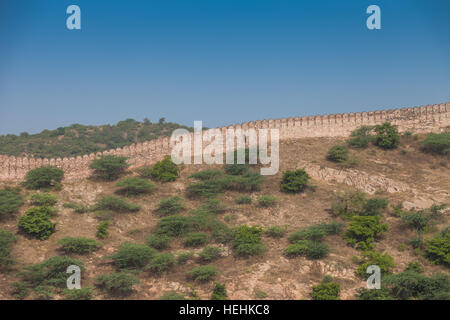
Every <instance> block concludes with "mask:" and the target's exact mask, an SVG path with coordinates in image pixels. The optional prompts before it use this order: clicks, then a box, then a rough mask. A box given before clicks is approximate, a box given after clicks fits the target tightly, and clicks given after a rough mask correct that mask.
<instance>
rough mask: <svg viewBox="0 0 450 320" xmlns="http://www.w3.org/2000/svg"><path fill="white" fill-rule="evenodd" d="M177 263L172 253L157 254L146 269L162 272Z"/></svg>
mask: <svg viewBox="0 0 450 320" xmlns="http://www.w3.org/2000/svg"><path fill="white" fill-rule="evenodd" d="M174 265H175V257H174V256H173V254H171V253H159V254H155V255H154V256H153V258H152V259H151V260H150V263H149V264H148V265H147V266H146V267H145V270H148V271H150V272H154V273H157V274H161V273H163V272H164V271H167V270H169V269H170V268H172V267H173V266H174Z"/></svg>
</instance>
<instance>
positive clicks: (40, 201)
mask: <svg viewBox="0 0 450 320" xmlns="http://www.w3.org/2000/svg"><path fill="white" fill-rule="evenodd" d="M30 200H31V204H32V205H35V206H49V207H51V206H53V205H55V204H56V202H58V199H57V198H56V197H55V196H54V195H52V194H50V193H34V194H32V195H31V197H30Z"/></svg>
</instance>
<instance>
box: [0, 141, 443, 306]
mask: <svg viewBox="0 0 450 320" xmlns="http://www.w3.org/2000/svg"><path fill="white" fill-rule="evenodd" d="M425 138H426V135H424V134H423V135H422V134H420V135H411V134H409V133H407V134H404V135H402V136H401V138H400V140H399V146H398V147H397V148H394V149H382V148H380V147H377V146H375V145H374V144H369V145H368V147H367V148H350V149H349V152H350V159H354V160H355V159H356V160H355V161H353V162H346V163H344V162H342V163H339V162H333V161H330V160H329V159H327V152H328V150H330V148H331V147H333V146H335V145H345V140H344V139H339V138H303V139H290V140H285V141H281V143H280V170H279V172H278V174H276V175H274V176H267V177H265V178H264V180H263V181H262V183H261V184H260V185H259V188H257V189H256V190H253V191H245V190H243V191H242V190H241V191H237V190H238V189H239V188H236V185H238V187H239V186H240V187H243V186H245V183H247V182H242V181H244V180H239V179H240V178H233V177H230V176H229V175H227V174H226V173H225V172H224V169H225V168H224V167H223V166H208V165H196V166H189V165H184V166H180V167H179V177H178V179H176V181H171V182H160V181H155V179H149V178H148V177H149V176H148V174H147V173H146V172H147V171H139V170H138V169H133V170H129V171H128V172H127V173H126V174H125V175H124V176H122V177H120V178H119V179H118V180H114V181H101V180H99V179H83V180H80V181H71V182H64V181H63V183H62V186H61V189H60V190H54V189H52V190H50V193H51V194H53V195H54V196H55V197H56V199H57V202H56V204H55V205H54V207H55V209H56V213H55V214H54V215H52V216H51V218H50V219H51V221H52V222H54V223H56V230H55V232H54V233H53V234H51V235H50V236H49V238H48V239H46V240H39V239H36V238H34V237H29V236H27V235H26V234H24V233H23V231H21V230H20V229H19V228H18V221H19V219H20V217H23V216H25V215H26V212H27V211H28V210H29V209H30V208H32V207H33V206H35V205H33V204H32V203H30V201H29V200H28V199H30V196H31V195H32V194H33V193H35V192H36V191H32V190H27V189H24V188H21V191H20V193H21V195H22V197H23V198H24V199H26V202H25V203H24V205H22V206H21V207H20V209H19V210H18V212H17V213H15V214H11V216H10V217H9V218H7V219H3V220H0V230H8V231H10V232H12V233H13V234H15V235H16V237H17V242H15V243H14V244H13V245H12V246H11V248H12V251H11V253H10V254H11V257H13V259H14V260H16V263H15V264H13V265H12V269H11V270H9V271H8V272H5V273H4V274H3V281H2V282H0V298H2V299H15V298H17V290H16V296H14V295H13V291H14V290H12V288H13V287H14V285H13V283H14V282H15V281H24V279H23V278H22V277H21V276H20V275H19V274H18V272H19V271H21V270H24V268H25V267H26V266H30V265H34V264H37V263H42V262H44V261H47V259H49V258H51V257H54V256H58V255H63V254H64V253H63V252H62V251H61V244H60V243H58V241H60V240H61V239H63V238H65V237H85V238H89V239H96V240H97V241H98V242H99V248H98V250H95V251H93V252H90V253H87V254H78V253H69V254H68V255H69V256H70V257H72V258H75V259H77V260H79V261H81V262H82V263H83V265H84V268H85V271H84V272H83V273H82V279H83V280H82V287H83V288H85V287H91V288H92V294H93V297H92V298H93V299H160V298H161V297H162V296H164V295H165V294H171V295H170V296H166V297H164V298H165V299H168V298H174V297H175V298H181V296H183V297H185V298H200V299H210V298H211V294H212V292H213V290H214V288H215V286H216V285H215V283H220V284H225V287H226V293H227V296H228V298H230V299H311V297H312V296H311V294H312V292H313V291H314V289H313V287H314V286H318V285H320V283H321V281H322V279H323V278H324V277H325V276H327V275H329V276H331V277H332V281H333V283H337V284H338V285H339V287H340V292H339V298H340V299H355V298H356V296H355V295H356V294H357V290H358V289H359V288H362V287H365V279H366V278H365V277H364V276H361V275H358V274H357V273H356V271H357V270H358V268H360V266H361V265H362V264H363V263H364V262H371V263H370V264H377V265H378V264H383V263H385V264H386V269H387V271H386V274H388V273H392V274H402V272H404V271H405V269H406V268H408V267H409V268H414V266H415V267H416V268H419V267H422V268H423V272H422V273H412V275H411V273H407V275H409V276H411V277H417V278H420V277H422V278H424V277H425V278H426V277H428V278H430V279H435V278H433V277H439V276H438V275H439V274H441V273H442V274H444V275H447V276H446V277H447V278H446V279H447V280H445V281H444V285H445V283H448V274H449V273H448V271H449V269H448V267H449V264H448V262H449V261H448V255H449V254H450V253H449V252H448V236H447V238H446V239H447V249H446V250H447V253H446V255H447V258H446V259H447V262H446V263H447V264H445V263H442V261H441V262H440V263H436V260H434V262H433V261H432V259H430V255H429V250H430V248H431V245H432V244H431V242H430V241H432V239H435V238H436V237H440V236H439V235H440V234H442V235H444V236H443V237H444V238H442V237H441V238H442V239H445V237H446V235H448V231H447V232H445V230H446V228H448V227H449V213H450V211H449V208H448V207H444V206H442V207H440V208H438V207H433V205H441V204H446V203H450V168H449V155H448V154H447V155H442V154H438V153H428V152H424V150H423V145H422V143H421V142H422V141H423V140H424V139H425ZM447 144H448V136H447ZM299 155H301V158H299ZM297 169H305V170H306V172H307V174H308V175H309V176H310V177H311V179H310V181H309V182H308V186H309V187H307V188H306V189H305V190H304V191H303V192H299V193H295V194H289V193H285V192H282V191H281V190H280V184H281V181H282V178H283V173H284V172H286V171H288V170H297ZM204 170H217V171H214V172H213V173H211V172H210V174H213V175H214V178H213V179H212V180H208V179H207V180H205V181H209V182H207V183H206V184H208V185H217V184H220V183H222V182H220V181H223V183H226V181H234V183H235V184H234V185H233V184H231V185H229V186H228V187H225V188H224V189H221V190H220V191H219V192H216V193H214V195H215V197H213V199H215V200H210V199H208V198H202V197H198V196H192V193H190V192H189V190H191V191H192V184H195V183H200V182H201V181H202V180H199V177H197V178H194V177H191V176H192V175H193V174H195V173H198V172H203V174H205V173H204ZM139 175H141V176H144V177H145V180H146V181H148V182H151V183H152V184H154V189H153V190H151V191H150V193H148V194H142V195H139V196H130V195H129V196H126V194H124V193H117V191H118V190H119V189H120V188H119V187H118V186H116V184H117V182H118V181H119V180H121V179H123V178H125V177H137V176H139ZM237 177H241V178H243V177H245V175H244V176H239V175H238V176H237ZM203 179H205V177H203ZM221 179H222V180H221ZM227 179H229V180H227ZM233 179H237V180H233ZM236 181H241V182H236ZM245 181H247V180H245ZM240 183H241V185H240ZM11 184H12V183H8V184H6V183H5V184H4V186H6V185H9V186H11ZM203 187H205V185H203ZM200 189H201V190H206V189H202V188H200ZM358 190H359V191H361V192H364V194H363V196H362V197H363V198H365V199H366V200H365V201H367V199H376V200H374V201H373V203H371V204H372V206H369V205H367V206H365V205H363V208H365V209H361V208H360V207H359V205H358V203H357V202H352V201H353V200H351V199H361V198H358V197H361V194H359V196H357V195H358V193H356V192H357V191H358ZM41 193H42V191H41ZM109 195H118V196H120V197H121V198H123V199H125V200H126V201H127V202H129V203H130V204H133V205H139V206H140V208H139V209H138V210H134V209H133V210H131V209H130V210H129V211H131V212H111V211H109V210H106V211H105V210H103V209H98V207H97V209H93V208H94V207H95V205H96V204H97V205H98V203H99V202H98V201H99V199H101V198H102V197H104V196H109ZM344 195H346V196H344ZM349 195H353V196H352V197H353V198H351V197H350V198H348V196H349ZM173 196H179V197H181V198H182V202H183V203H184V208H183V209H181V208H179V210H177V214H176V215H175V216H176V217H178V218H176V219H178V220H177V222H176V223H175V222H174V221H172V224H170V227H169V226H167V228H168V229H163V228H162V227H161V221H166V222H167V217H170V216H171V215H170V214H168V215H163V214H161V212H158V210H157V208H158V206H159V205H160V201H161V200H163V199H166V198H168V197H173ZM242 196H246V197H247V198H245V199H241V200H239V201H237V199H238V198H239V197H242ZM263 196H271V197H275V199H273V200H275V202H274V203H271V201H269V200H270V199H269V198H266V199H265V200H266V201H265V202H264V201H262V200H263V199H264V198H263V199H261V197H263ZM248 197H249V198H250V199H251V200H248ZM345 197H347V198H345ZM343 199H347V200H345V201H347V202H345V203H346V204H347V205H348V206H347V207H345V208H347V209H345V210H344V209H343V207H342V206H341V207H340V208H341V210H340V211H339V210H337V209H336V208H337V205H338V204H342V203H343V202H342V201H343ZM244 200H245V201H244ZM248 201H251V203H245V202H248ZM383 201H387V202H388V203H387V205H385V206H383V205H380V203H383ZM237 202H240V204H238V203H237ZM74 203H75V204H76V205H74ZM364 203H365V204H367V203H366V202H364ZM68 204H71V205H68ZM360 204H361V203H360ZM375 204H377V205H375ZM399 204H402V206H399ZM69 207H72V208H69ZM350 207H352V208H353V209H352V210H353V211H352V210H350V209H348V208H350ZM73 208H75V210H74V209H73ZM88 208H91V209H88ZM332 208H334V209H335V210H334V211H333V210H332ZM358 208H359V209H358ZM367 208H371V209H373V210H375V211H376V213H369V211H367V210H369V209H367ZM433 208H435V209H433ZM437 208H438V209H437ZM77 209H78V211H79V212H80V213H77V212H76V211H77ZM358 210H363V211H361V212H365V213H359V214H357V213H355V212H359V211H358ZM364 210H366V211H364ZM420 210H423V212H422V211H420ZM433 210H434V211H433ZM125 211H126V210H125ZM81 212H84V213H81ZM172 213H173V212H172ZM346 214H347V215H350V217H349V216H346ZM354 215H356V216H364V215H369V216H375V217H380V221H381V222H380V223H382V224H386V228H387V230H385V232H384V233H383V232H381V233H380V235H379V236H376V237H375V239H374V241H373V243H372V247H371V248H369V249H367V250H368V252H372V253H373V252H379V253H381V254H384V255H387V256H383V257H384V260H377V261H366V260H364V259H365V258H364V257H365V256H364V254H365V252H366V251H365V250H361V249H358V246H357V245H354V244H353V245H352V243H351V242H350V241H349V239H348V237H347V235H348V231H349V229H350V228H351V224H352V221H353V220H352V218H351V216H354ZM409 217H413V218H415V219H416V218H417V219H416V220H420V219H421V218H423V219H422V220H423V221H422V220H421V221H422V222H423V224H424V227H423V228H422V229H420V232H419V231H418V230H417V229H415V227H414V226H417V224H416V225H414V226H413V227H411V226H412V225H413V224H408V221H410V220H408V219H409ZM164 219H166V220H164ZM183 219H184V220H183ZM169 220H170V219H169ZM104 221H109V228H108V232H109V234H108V236H107V237H105V238H104V239H98V238H96V234H97V228H98V226H99V224H101V223H102V222H104ZM182 221H185V222H186V223H192V222H193V223H194V225H195V228H194V229H192V230H191V229H189V230H187V229H186V230H185V229H183V228H185V227H184V224H183V223H185V222H182ZM187 221H190V222H187ZM333 221H334V222H335V223H337V224H342V230H341V232H337V233H336V234H328V235H325V236H320V237H319V239H318V240H317V239H316V240H317V242H316V240H314V241H313V242H314V243H315V246H316V247H315V248H316V249H315V250H316V251H314V252H316V254H317V256H315V257H312V256H308V255H305V254H298V255H292V254H291V255H288V254H286V251H285V250H286V248H288V247H289V246H290V245H292V244H299V243H302V244H307V243H306V242H301V241H305V240H300V242H293V241H292V239H293V236H292V233H294V232H296V231H298V230H299V229H304V228H308V227H312V226H317V225H320V224H321V223H326V224H327V225H329V224H331V225H332V222H333ZM243 225H248V226H257V227H261V228H262V229H261V230H263V231H264V232H263V233H262V234H260V233H259V231H255V230H253V231H251V229H248V230H247V229H245V228H244V229H239V227H240V226H243ZM322 226H323V225H322ZM271 227H280V228H273V229H270V228H271ZM227 230H229V231H230V233H229V234H228V233H227ZM239 230H241V231H242V234H241V235H242V237H241V238H238V236H237V234H239ZM258 230H259V229H258ZM191 232H194V233H201V234H204V236H200V235H192V234H190V233H191ZM252 232H253V233H252ZM308 232H312V231H311V230H310V231H308ZM151 235H156V236H155V239H156V240H159V241H161V242H160V244H161V243H163V242H164V241H167V243H166V242H164V243H165V244H166V245H167V247H164V246H163V245H161V246H160V247H159V249H158V250H156V251H155V252H152V253H151V255H153V258H151V259H150V260H149V261H145V263H144V265H145V266H144V265H142V266H141V265H139V263H137V260H135V261H134V262H133V263H131V264H132V268H133V270H132V271H131V272H130V273H127V272H129V271H130V270H128V267H130V265H128V267H125V265H126V264H127V263H130V261H129V260H127V259H129V256H128V258H127V257H125V256H121V258H120V259H122V260H120V259H119V258H118V257H117V256H116V260H114V259H113V258H111V255H114V254H117V253H118V252H120V247H121V246H123V244H124V243H127V242H128V243H134V244H139V245H141V247H140V249H139V250H143V252H147V251H145V250H147V249H146V248H148V247H147V246H146V245H145V244H149V243H150V242H149V237H150V236H151ZM418 236H420V238H421V244H420V245H416V244H414V242H412V240H413V239H417V237H418ZM167 237H168V238H167ZM228 237H230V238H228ZM297 237H299V235H297ZM303 237H306V238H308V236H305V235H303ZM441 238H440V239H441ZM155 239H153V240H155ZM249 239H250V242H248V241H249ZM259 239H260V240H259ZM188 240H189V241H188ZM239 241H241V242H244V243H246V245H248V247H246V248H247V249H246V250H250V251H251V252H253V253H255V254H250V255H239V254H237V253H238V248H240V247H239V245H238V244H239ZM246 241H247V242H246ZM261 244H262V247H258V246H260V245H261ZM153 246H155V243H153ZM207 246H213V247H216V248H219V249H220V253H219V254H218V256H216V257H214V259H213V258H211V261H205V260H204V259H205V258H202V255H201V254H200V253H201V252H202V251H203V250H204V248H205V247H207ZM414 246H416V248H414ZM263 247H264V248H265V250H261V251H259V249H258V248H263ZM319 247H320V248H324V247H325V248H326V250H328V254H324V255H322V253H323V252H321V250H322V249H320V248H319ZM317 248H319V249H317ZM136 250H137V249H136ZM252 250H254V251H252ZM308 250H309V249H308ZM427 250H428V251H427ZM250 251H249V252H250ZM300 251H301V250H300ZM319 251H320V252H319ZM188 252H189V253H190V255H189V254H187V253H188ZM308 252H309V251H308ZM122 253H123V252H122ZM247 253H248V252H247ZM256 253H257V254H256ZM199 254H200V255H199ZM444 254H445V253H444ZM211 255H212V254H211ZM388 256H390V257H392V261H393V264H389V263H386V261H387V260H389V259H388V258H386V257H388ZM108 257H109V258H108ZM155 257H156V258H155ZM203 257H204V256H203ZM173 259H176V261H175V260H173ZM369 260H370V259H369ZM119 261H121V262H120V263H119ZM122 263H123V264H122ZM411 263H412V264H411ZM151 265H153V267H151ZM205 265H211V266H214V267H215V268H216V269H217V272H218V273H217V275H215V277H213V279H212V280H207V281H195V280H193V279H192V277H189V276H188V275H187V272H189V271H190V270H192V269H193V268H195V267H199V266H205ZM155 266H157V267H161V268H162V269H161V270H162V271H161V272H158V271H157V270H159V269H158V268H157V267H155ZM417 266H419V267H417ZM118 271H122V274H123V272H125V273H126V274H131V275H133V276H136V278H137V279H138V282H137V283H135V284H134V285H133V291H131V292H129V293H127V294H126V295H119V294H113V293H112V292H111V291H109V292H108V291H105V290H104V288H103V289H102V288H101V286H99V285H98V280H95V279H96V278H97V277H99V276H101V275H108V274H113V273H115V272H118ZM383 276H384V274H383ZM422 278H420V279H422ZM439 279H441V278H439ZM423 281H425V280H423ZM427 281H428V280H427ZM429 281H434V280H429ZM440 283H442V281H441V282H440ZM19 287H20V285H19ZM16 289H17V286H16ZM48 290H50V289H49V288H47V287H45V286H44V287H42V286H41V287H39V288H35V289H30V291H29V292H28V294H27V295H25V296H24V297H25V298H27V299H42V298H44V297H47V298H48V297H49V295H50V294H49V293H48ZM383 290H384V291H383V294H386V295H389V294H390V293H386V292H387V291H385V290H387V289H383ZM433 290H436V289H433ZM443 290H444V292H443V293H442V292H437V291H436V294H438V293H439V294H442V295H441V296H440V297H441V298H445V299H449V291H448V286H447V287H446V289H445V288H444V289H443ZM50 291H51V290H50ZM420 294H422V293H420ZM428 294H429V293H428ZM51 296H52V297H53V298H55V299H63V298H64V294H63V293H62V292H61V291H58V290H57V291H56V292H53V293H52V294H51ZM427 297H428V298H430V297H429V296H426V295H425V296H420V295H419V294H418V293H415V295H412V296H410V297H409V298H414V299H425V298H427ZM66 298H67V296H66ZM389 298H390V299H394V298H395V299H398V298H399V296H389Z"/></svg>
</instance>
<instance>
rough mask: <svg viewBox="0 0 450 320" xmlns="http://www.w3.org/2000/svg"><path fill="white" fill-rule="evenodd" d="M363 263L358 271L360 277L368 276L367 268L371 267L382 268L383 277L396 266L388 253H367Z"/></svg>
mask: <svg viewBox="0 0 450 320" xmlns="http://www.w3.org/2000/svg"><path fill="white" fill-rule="evenodd" d="M363 257H364V258H363V261H361V265H360V266H359V267H358V269H357V270H356V273H357V274H359V275H360V276H363V277H365V276H367V273H366V271H367V268H368V267H369V266H371V265H375V266H378V267H380V271H381V274H382V275H386V274H389V273H390V272H391V269H392V268H393V267H394V266H395V264H394V259H393V258H392V257H391V256H390V255H388V254H387V253H385V254H382V253H381V252H378V251H366V252H364V254H363Z"/></svg>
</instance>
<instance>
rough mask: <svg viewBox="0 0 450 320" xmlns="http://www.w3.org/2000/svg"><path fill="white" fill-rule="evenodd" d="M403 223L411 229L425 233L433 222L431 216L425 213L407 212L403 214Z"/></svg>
mask: <svg viewBox="0 0 450 320" xmlns="http://www.w3.org/2000/svg"><path fill="white" fill-rule="evenodd" d="M401 218H402V222H403V223H404V224H405V225H407V226H408V227H409V228H411V229H415V230H417V231H419V232H421V231H423V230H424V229H425V227H426V226H427V225H428V223H429V222H430V220H431V215H428V214H426V213H425V212H424V211H422V210H421V211H418V212H412V211H411V212H407V213H404V214H401Z"/></svg>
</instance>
